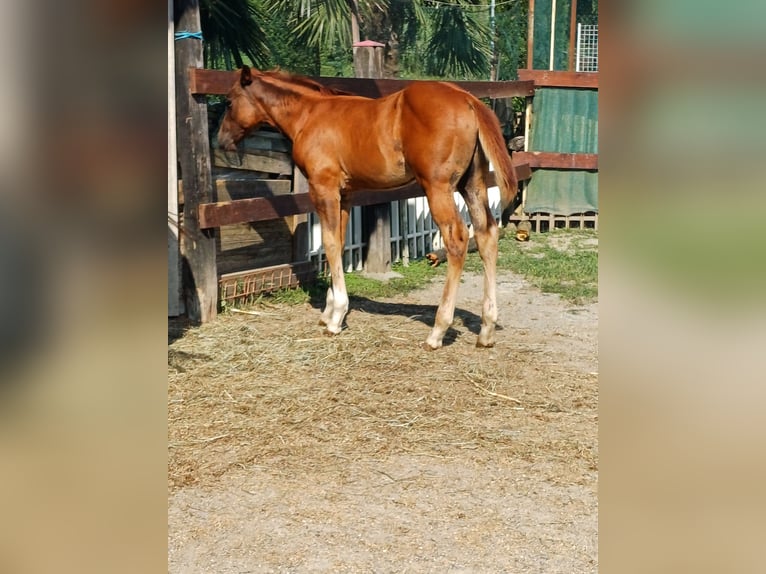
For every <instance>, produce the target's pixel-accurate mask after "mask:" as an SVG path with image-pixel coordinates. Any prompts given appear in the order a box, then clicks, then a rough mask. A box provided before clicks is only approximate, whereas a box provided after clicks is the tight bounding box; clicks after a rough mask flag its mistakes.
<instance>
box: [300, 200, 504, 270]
mask: <svg viewBox="0 0 766 574" xmlns="http://www.w3.org/2000/svg"><path fill="white" fill-rule="evenodd" d="M488 194H489V206H490V209H491V210H492V215H493V216H494V217H495V219H496V220H498V221H499V220H500V211H501V210H500V190H499V189H498V188H497V187H490V188H489V190H488ZM455 203H456V204H457V207H458V210H459V212H460V215H461V216H462V217H463V220H464V221H465V222H466V223H467V224H468V225H469V226H470V225H471V220H470V217H469V215H468V208H467V207H466V205H465V201H463V198H462V196H461V195H460V194H459V193H455ZM469 229H470V228H469ZM309 230H310V233H309V245H308V254H307V259H310V260H311V261H315V262H318V263H319V264H320V267H319V268H320V269H321V268H322V267H323V266H324V261H325V258H324V251H323V250H322V232H321V227H320V225H319V217H318V216H317V215H316V213H313V212H312V213H310V214H309ZM366 245H367V244H366V243H365V242H364V235H363V233H362V208H361V207H354V208H352V210H351V214H350V216H349V222H348V228H347V230H346V246H345V249H344V251H343V265H344V268H345V270H346V271H347V272H350V271H360V270H362V269H363V266H364V261H363V251H364V248H365V247H366ZM443 246H444V244H443V242H442V239H441V234H440V233H439V228H438V226H437V225H436V223H435V222H434V221H433V218H432V217H431V210H430V209H429V207H428V201H427V200H426V198H425V197H412V198H410V199H407V200H402V201H392V202H391V261H394V262H398V261H402V262H405V263H406V262H408V261H409V260H411V259H419V258H421V257H425V255H426V254H427V253H429V252H431V251H434V250H435V249H440V248H442V247H443Z"/></svg>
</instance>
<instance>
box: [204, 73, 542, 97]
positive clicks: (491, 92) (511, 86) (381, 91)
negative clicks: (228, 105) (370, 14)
mask: <svg viewBox="0 0 766 574" xmlns="http://www.w3.org/2000/svg"><path fill="white" fill-rule="evenodd" d="M236 79H237V72H230V71H221V70H208V69H203V68H192V69H190V70H189V89H190V90H191V92H192V93H193V94H220V95H226V94H227V93H228V92H229V90H230V89H231V86H232V85H233V84H234V82H235V81H236ZM312 79H314V80H316V81H317V82H319V83H321V84H323V85H325V86H328V87H330V88H334V89H337V90H342V91H344V92H349V93H351V94H357V95H360V96H365V97H368V98H379V97H381V96H386V95H388V94H391V93H393V92H396V91H399V90H401V89H402V88H404V87H406V86H407V85H408V84H411V83H412V82H414V81H418V80H385V79H372V78H333V77H324V76H312ZM453 83H455V84H457V85H458V86H460V87H462V88H463V89H464V90H467V91H469V92H471V93H472V94H473V95H475V96H476V97H477V98H509V97H514V96H515V97H525V96H531V95H533V94H534V83H533V82H532V81H530V80H522V81H517V82H453Z"/></svg>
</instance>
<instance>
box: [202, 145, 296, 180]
mask: <svg viewBox="0 0 766 574" xmlns="http://www.w3.org/2000/svg"><path fill="white" fill-rule="evenodd" d="M213 163H214V165H215V166H216V167H229V168H234V169H242V170H253V171H260V172H264V173H276V174H280V175H291V174H292V173H293V162H292V158H291V156H290V154H288V153H284V152H280V151H270V150H252V153H241V152H234V151H226V150H222V149H214V150H213Z"/></svg>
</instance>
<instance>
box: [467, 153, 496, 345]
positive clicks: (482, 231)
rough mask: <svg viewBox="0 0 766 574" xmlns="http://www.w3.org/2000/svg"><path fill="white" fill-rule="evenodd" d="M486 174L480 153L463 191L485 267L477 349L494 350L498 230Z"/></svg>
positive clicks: (475, 156)
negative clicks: (492, 210)
mask: <svg viewBox="0 0 766 574" xmlns="http://www.w3.org/2000/svg"><path fill="white" fill-rule="evenodd" d="M484 173H486V160H484V159H483V157H481V156H480V155H479V154H478V152H477V154H476V155H474V161H473V165H472V169H471V171H470V172H469V174H468V176H467V179H466V180H465V185H464V186H463V188H462V189H461V191H462V195H463V198H464V199H465V202H466V205H467V206H468V213H469V214H470V215H471V221H472V222H473V227H474V235H475V238H476V246H477V247H478V249H479V255H481V260H482V263H484V303H483V304H482V313H481V331H480V332H479V338H478V340H477V341H476V346H477V347H492V346H493V345H494V344H495V324H496V323H497V293H496V283H497V239H498V230H497V222H496V221H495V218H494V216H493V215H492V212H491V211H490V209H489V200H488V198H487V186H486V183H485V179H484Z"/></svg>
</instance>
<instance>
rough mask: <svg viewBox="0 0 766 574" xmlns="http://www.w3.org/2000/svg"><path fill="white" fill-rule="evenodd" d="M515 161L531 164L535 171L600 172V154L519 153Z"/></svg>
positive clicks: (515, 156) (515, 154)
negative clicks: (580, 170) (576, 170)
mask: <svg viewBox="0 0 766 574" xmlns="http://www.w3.org/2000/svg"><path fill="white" fill-rule="evenodd" d="M513 156H514V159H515V160H516V161H519V162H525V163H527V164H529V166H530V167H532V168H533V169H539V168H550V169H583V170H598V154H595V153H556V152H548V151H518V152H514V154H513Z"/></svg>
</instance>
